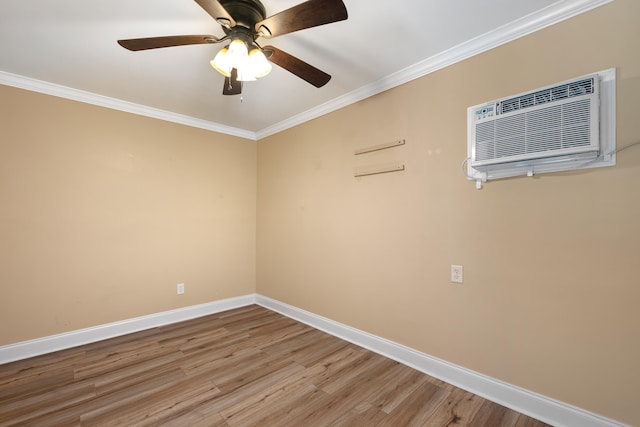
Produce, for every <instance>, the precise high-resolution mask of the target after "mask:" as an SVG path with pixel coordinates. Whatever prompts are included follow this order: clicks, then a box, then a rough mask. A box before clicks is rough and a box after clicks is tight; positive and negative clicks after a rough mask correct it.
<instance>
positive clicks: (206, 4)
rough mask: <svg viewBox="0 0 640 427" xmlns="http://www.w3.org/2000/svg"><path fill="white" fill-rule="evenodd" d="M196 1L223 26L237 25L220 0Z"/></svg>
mask: <svg viewBox="0 0 640 427" xmlns="http://www.w3.org/2000/svg"><path fill="white" fill-rule="evenodd" d="M196 3H198V4H199V5H200V7H201V8H203V9H204V10H205V11H206V12H207V13H208V14H209V15H211V17H212V18H213V19H215V20H216V22H217V23H218V24H220V25H222V26H223V27H227V28H231V27H234V26H235V25H236V21H235V20H234V19H233V17H232V16H231V15H229V12H227V10H226V9H225V8H224V7H222V5H221V4H220V2H219V1H218V0H196Z"/></svg>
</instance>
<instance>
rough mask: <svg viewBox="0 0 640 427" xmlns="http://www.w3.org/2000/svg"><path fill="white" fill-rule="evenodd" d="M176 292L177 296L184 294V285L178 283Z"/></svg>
mask: <svg viewBox="0 0 640 427" xmlns="http://www.w3.org/2000/svg"><path fill="white" fill-rule="evenodd" d="M176 291H177V292H178V295H182V294H184V283H178V284H177V285H176Z"/></svg>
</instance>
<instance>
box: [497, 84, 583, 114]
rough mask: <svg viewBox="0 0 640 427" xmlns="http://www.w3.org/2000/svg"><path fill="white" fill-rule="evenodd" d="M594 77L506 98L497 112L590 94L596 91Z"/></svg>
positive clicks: (508, 111) (499, 105)
mask: <svg viewBox="0 0 640 427" xmlns="http://www.w3.org/2000/svg"><path fill="white" fill-rule="evenodd" d="M594 90H595V88H594V81H593V78H592V77H591V78H588V79H583V80H578V81H574V82H570V83H566V84H562V85H558V86H554V87H551V88H547V89H544V90H539V91H537V92H532V93H527V94H525V95H520V96H516V97H513V98H509V99H505V100H503V101H501V102H500V103H499V104H498V105H497V109H496V113H497V114H504V113H510V112H512V111H517V110H522V109H524V108H529V107H534V106H536V105H541V104H547V103H549V102H553V101H560V100H563V99H567V98H572V97H575V96H583V95H589V94H592V93H593V92H594Z"/></svg>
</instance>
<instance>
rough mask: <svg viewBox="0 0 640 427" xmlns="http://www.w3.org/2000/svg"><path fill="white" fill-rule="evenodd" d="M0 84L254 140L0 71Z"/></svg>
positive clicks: (249, 135) (225, 128)
mask: <svg viewBox="0 0 640 427" xmlns="http://www.w3.org/2000/svg"><path fill="white" fill-rule="evenodd" d="M0 84H3V85H6V86H13V87H16V88H19V89H25V90H30V91H33V92H39V93H43V94H46V95H52V96H57V97H59V98H66V99H70V100H73V101H79V102H84V103H86V104H93V105H97V106H99V107H105V108H110V109H112V110H119V111H124V112H127V113H132V114H137V115H140V116H146V117H151V118H154V119H159V120H164V121H167V122H173V123H178V124H181V125H185V126H190V127H194V128H200V129H205V130H210V131H213V132H218V133H223V134H227V135H232V136H237V137H240V138H245V139H251V140H254V141H255V139H256V134H255V133H254V132H250V131H248V130H244V129H239V128H234V127H231V126H225V125H221V124H218V123H214V122H210V121H207V120H202V119H196V118H194V117H190V116H186V115H183V114H177V113H172V112H171V111H165V110H160V109H157V108H153V107H148V106H146V105H141V104H135V103H133V102H128V101H123V100H121V99H116V98H110V97H108V96H104V95H98V94H95V93H92V92H87V91H84V90H79V89H74V88H71V87H68V86H62V85H58V84H55V83H49V82H45V81H43V80H37V79H33V78H30V77H25V76H20V75H18V74H12V73H7V72H5V71H0Z"/></svg>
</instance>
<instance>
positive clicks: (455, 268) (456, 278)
mask: <svg viewBox="0 0 640 427" xmlns="http://www.w3.org/2000/svg"><path fill="white" fill-rule="evenodd" d="M463 279H464V268H463V267H462V266H461V265H451V281H452V282H453V283H462V281H463Z"/></svg>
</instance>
